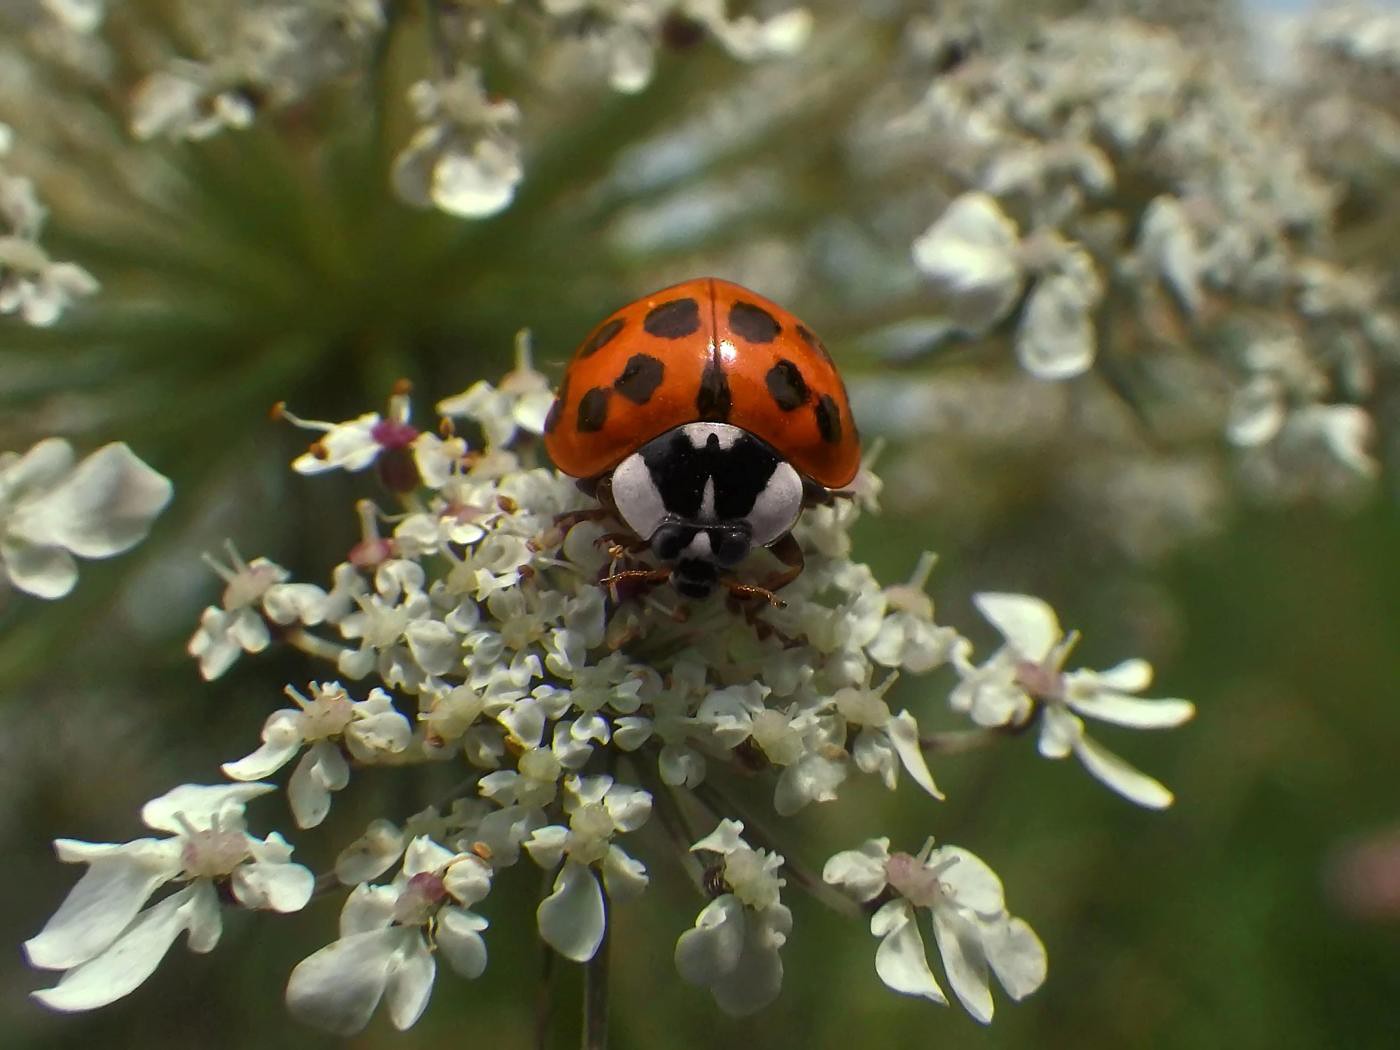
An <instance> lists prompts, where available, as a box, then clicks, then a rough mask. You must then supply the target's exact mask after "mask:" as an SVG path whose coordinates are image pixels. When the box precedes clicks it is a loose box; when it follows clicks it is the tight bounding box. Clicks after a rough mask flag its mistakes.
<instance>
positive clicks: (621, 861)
mask: <svg viewBox="0 0 1400 1050" xmlns="http://www.w3.org/2000/svg"><path fill="white" fill-rule="evenodd" d="M650 881H651V880H650V878H649V877H648V875H647V869H646V865H645V864H643V863H642V862H641V861H639V860H637V859H636V858H635V857H630V856H628V855H627V853H626V851H625V850H623V848H622V847H621V846H609V847H608V852H607V853H606V854H605V855H604V856H603V885H604V886H605V887H607V891H608V897H609V898H610V899H611V900H612V901H614V902H616V903H623V902H625V901H630V900H634V899H635V898H637V897H639V896H641V894H642V891H643V890H645V889H646V888H647V884H648V883H649V882H650Z"/></svg>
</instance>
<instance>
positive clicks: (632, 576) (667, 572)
mask: <svg viewBox="0 0 1400 1050" xmlns="http://www.w3.org/2000/svg"><path fill="white" fill-rule="evenodd" d="M670 578H671V568H670V566H669V565H663V566H662V567H661V568H659V569H623V570H622V571H621V572H615V573H613V574H612V575H610V576H604V577H603V578H602V579H601V580H599V581H598V586H600V587H606V588H608V590H612V589H613V588H614V587H616V586H617V585H618V584H629V583H631V584H640V585H642V586H646V587H651V586H655V585H656V584H658V583H665V582H666V581H667V580H669V579H670Z"/></svg>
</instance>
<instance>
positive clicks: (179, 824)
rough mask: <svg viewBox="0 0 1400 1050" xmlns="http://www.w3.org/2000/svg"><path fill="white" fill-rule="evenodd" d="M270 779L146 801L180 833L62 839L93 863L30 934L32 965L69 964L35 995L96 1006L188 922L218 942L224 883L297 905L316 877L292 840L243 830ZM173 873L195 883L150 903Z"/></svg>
mask: <svg viewBox="0 0 1400 1050" xmlns="http://www.w3.org/2000/svg"><path fill="white" fill-rule="evenodd" d="M272 790H274V788H273V785H271V784H219V785H212V786H198V785H193V784H186V785H183V786H181V787H178V788H175V789H174V790H172V791H170V792H167V793H166V794H164V795H162V796H161V797H160V798H158V799H155V800H153V801H151V802H148V803H147V804H146V805H145V807H144V808H143V809H142V810H141V819H142V820H143V821H144V822H145V823H146V825H147V826H148V827H151V828H154V829H155V830H157V831H166V832H170V833H171V834H172V837H170V838H164V839H149V838H148V839H138V840H136V841H135V842H127V843H122V844H120V845H111V844H98V843H90V842H76V841H74V840H72V839H59V840H58V841H57V842H56V843H55V846H56V847H57V850H58V856H59V859H60V860H63V861H66V862H69V863H83V864H87V865H88V871H87V873H86V874H85V875H84V876H83V877H82V879H80V880H79V882H78V885H77V886H75V887H74V888H73V890H72V892H70V893H69V895H68V898H67V899H66V900H65V901H64V902H63V904H62V905H61V906H60V907H59V909H58V911H57V912H56V913H55V914H54V916H53V918H52V919H50V920H49V921H48V923H47V924H46V925H45V926H44V928H43V930H41V931H40V932H39V933H38V934H37V935H36V936H34V937H32V938H30V940H28V941H26V942H25V953H26V955H27V956H28V958H29V962H30V964H31V965H33V966H38V967H42V968H44V969H47V970H65V971H67V972H65V973H64V975H63V976H62V978H60V979H59V982H58V984H57V985H56V986H54V987H53V988H45V989H42V990H40V991H37V992H34V993H33V994H34V997H35V998H36V999H38V1000H39V1001H40V1002H41V1003H43V1004H44V1005H45V1006H48V1007H51V1008H53V1009H55V1010H65V1011H70V1010H92V1009H95V1008H97V1007H99V1006H106V1005H107V1004H108V1003H111V1002H114V1001H115V1000H117V999H120V998H121V997H122V996H124V995H128V994H130V993H131V992H132V991H134V990H135V989H136V988H137V987H138V986H140V984H141V983H142V982H143V981H145V979H146V978H147V977H149V976H150V975H151V974H152V973H153V972H154V971H155V968H156V967H157V966H158V965H159V964H160V961H161V959H162V958H164V956H165V953H166V952H167V951H168V950H169V948H170V946H171V944H173V943H174V941H175V938H176V937H177V936H178V935H179V934H180V932H181V931H188V933H189V946H190V949H191V950H192V951H197V952H207V951H210V950H212V949H213V948H214V946H215V944H217V943H218V940H219V934H220V931H221V928H222V923H221V920H220V917H219V895H218V891H217V890H216V888H215V885H216V883H218V884H219V885H226V886H227V887H228V888H229V889H230V890H231V891H232V895H233V898H234V899H235V900H236V901H238V903H239V904H241V905H243V906H244V907H246V908H260V909H270V910H272V911H279V912H290V911H298V910H299V909H301V908H302V907H304V906H305V904H306V902H307V901H308V900H310V898H311V891H312V888H313V885H314V883H315V878H314V876H313V875H312V874H311V872H310V871H309V870H307V869H306V868H304V867H302V866H301V865H300V864H292V863H291V862H290V859H289V858H290V857H291V852H292V848H291V847H290V846H289V845H287V843H286V842H285V841H284V840H283V839H282V838H281V836H279V835H276V834H273V835H269V836H268V837H267V838H266V839H259V838H255V837H254V836H252V835H250V834H248V832H247V831H246V830H245V825H244V821H243V810H244V806H245V804H246V803H247V801H248V800H249V799H251V798H255V797H257V796H258V795H262V794H265V793H267V792H269V791H272ZM172 881H184V882H186V883H187V885H186V886H185V887H184V888H183V889H180V890H177V891H176V892H175V893H173V894H171V895H170V896H168V897H166V898H165V899H163V900H161V901H160V902H159V903H157V904H155V905H153V906H152V907H150V908H146V909H145V910H144V911H143V910H142V906H143V905H144V904H145V903H146V900H147V899H148V898H149V897H150V895H151V894H152V893H154V892H155V891H156V890H157V889H159V888H160V887H161V886H163V885H165V884H166V883H168V882H172Z"/></svg>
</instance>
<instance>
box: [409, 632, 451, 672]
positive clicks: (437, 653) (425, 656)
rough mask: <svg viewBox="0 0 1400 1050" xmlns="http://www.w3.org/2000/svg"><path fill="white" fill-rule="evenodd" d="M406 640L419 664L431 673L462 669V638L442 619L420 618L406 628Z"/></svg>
mask: <svg viewBox="0 0 1400 1050" xmlns="http://www.w3.org/2000/svg"><path fill="white" fill-rule="evenodd" d="M403 636H404V640H405V641H407V642H408V650H409V652H411V653H412V654H413V659H414V660H416V661H418V666H419V667H421V668H422V669H423V670H424V671H425V672H426V673H428V674H430V675H444V674H447V673H448V672H449V671H452V670H456V669H460V668H461V665H462V640H461V639H460V638H458V637H457V635H456V634H454V633H453V631H452V628H450V627H448V626H447V624H445V623H442V622H441V621H440V620H419V621H418V622H416V623H411V624H409V625H408V627H407V628H405V630H404V634H403Z"/></svg>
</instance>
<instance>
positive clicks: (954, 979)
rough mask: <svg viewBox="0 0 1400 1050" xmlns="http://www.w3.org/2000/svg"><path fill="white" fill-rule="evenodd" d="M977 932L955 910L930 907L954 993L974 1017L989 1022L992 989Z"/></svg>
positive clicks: (940, 950)
mask: <svg viewBox="0 0 1400 1050" xmlns="http://www.w3.org/2000/svg"><path fill="white" fill-rule="evenodd" d="M977 935H978V930H977V928H976V927H974V926H973V925H972V924H971V923H970V922H968V921H967V920H966V919H964V918H962V917H961V916H959V915H958V914H957V913H956V912H955V911H954V909H952V908H949V907H941V906H935V907H934V908H933V936H934V939H935V940H937V941H938V954H939V955H941V956H942V957H943V969H944V972H946V973H947V974H948V983H949V984H950V985H952V988H953V994H954V995H956V996H957V997H958V1002H960V1003H962V1004H963V1007H964V1008H965V1009H966V1010H967V1012H968V1013H970V1014H971V1015H972V1016H973V1017H974V1018H975V1019H977V1020H978V1021H981V1022H982V1023H983V1024H990V1023H991V1021H992V992H991V989H990V988H988V987H987V960H986V958H985V957H984V956H983V954H982V946H981V944H980V943H979V940H978V936H977Z"/></svg>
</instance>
